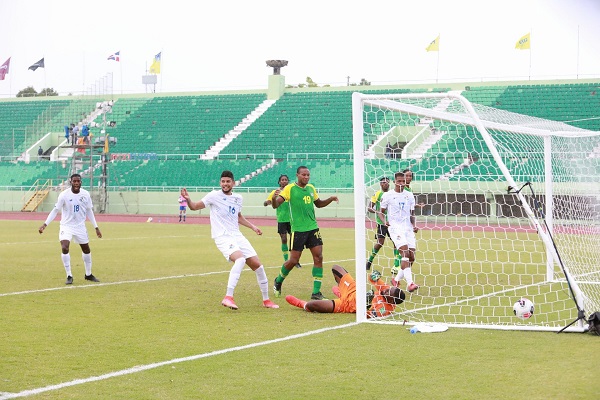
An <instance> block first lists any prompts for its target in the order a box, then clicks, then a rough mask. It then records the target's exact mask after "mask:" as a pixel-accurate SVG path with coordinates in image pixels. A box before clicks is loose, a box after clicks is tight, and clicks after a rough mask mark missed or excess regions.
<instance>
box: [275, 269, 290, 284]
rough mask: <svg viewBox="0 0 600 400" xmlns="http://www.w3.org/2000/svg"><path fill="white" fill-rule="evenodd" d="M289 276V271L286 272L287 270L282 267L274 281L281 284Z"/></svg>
mask: <svg viewBox="0 0 600 400" xmlns="http://www.w3.org/2000/svg"><path fill="white" fill-rule="evenodd" d="M289 274H290V271H288V270H287V268H285V267H284V266H283V265H282V266H281V270H280V271H279V275H278V276H277V278H275V280H276V281H277V283H281V282H283V281H284V280H285V278H287V276H288V275H289Z"/></svg>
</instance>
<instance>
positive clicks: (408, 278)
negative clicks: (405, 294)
mask: <svg viewBox="0 0 600 400" xmlns="http://www.w3.org/2000/svg"><path fill="white" fill-rule="evenodd" d="M402 271H404V279H406V284H407V285H410V284H411V283H413V279H412V271H411V268H410V267H408V268H404V269H403V270H402Z"/></svg>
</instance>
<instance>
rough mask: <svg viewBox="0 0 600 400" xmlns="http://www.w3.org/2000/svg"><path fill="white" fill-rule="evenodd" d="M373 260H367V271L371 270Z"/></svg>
mask: <svg viewBox="0 0 600 400" xmlns="http://www.w3.org/2000/svg"><path fill="white" fill-rule="evenodd" d="M371 264H372V263H371V261H367V271H369V270H370V269H371Z"/></svg>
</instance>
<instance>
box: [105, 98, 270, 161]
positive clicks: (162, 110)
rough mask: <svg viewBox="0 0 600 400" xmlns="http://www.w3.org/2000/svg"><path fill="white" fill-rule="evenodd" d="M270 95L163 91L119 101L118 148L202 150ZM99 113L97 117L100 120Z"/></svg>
mask: <svg viewBox="0 0 600 400" xmlns="http://www.w3.org/2000/svg"><path fill="white" fill-rule="evenodd" d="M265 99H266V96H265V95H264V94H247V95H229V96H218V95H210V96H165V97H154V98H151V99H135V98H125V99H120V100H117V101H115V103H114V106H113V108H112V113H111V114H109V115H108V117H107V118H109V119H110V120H111V121H115V122H116V124H115V126H114V127H107V128H106V131H107V133H108V134H110V135H111V136H113V137H116V138H118V147H117V148H115V150H114V151H117V152H120V153H133V152H153V153H158V154H202V153H204V152H205V151H206V150H207V149H208V148H209V147H210V146H211V145H213V144H214V143H215V142H216V141H218V140H219V139H220V138H221V137H222V136H223V135H224V134H225V133H227V132H228V131H229V130H230V129H232V128H233V127H234V126H236V125H237V124H238V123H239V122H240V121H241V120H242V119H243V118H244V117H246V116H247V115H248V114H249V113H251V112H252V111H253V110H254V108H256V106H258V105H259V104H260V103H261V102H262V101H263V100H265ZM99 121H100V119H99V118H98V119H97V120H96V122H99Z"/></svg>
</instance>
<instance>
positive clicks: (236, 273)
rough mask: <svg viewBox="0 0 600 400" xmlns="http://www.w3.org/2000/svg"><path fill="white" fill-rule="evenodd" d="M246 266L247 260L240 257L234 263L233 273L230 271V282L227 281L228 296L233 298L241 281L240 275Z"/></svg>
mask: <svg viewBox="0 0 600 400" xmlns="http://www.w3.org/2000/svg"><path fill="white" fill-rule="evenodd" d="M245 264H246V259H245V258H244V257H240V258H238V259H237V260H235V261H234V263H233V267H231V271H229V280H228V281H227V296H231V297H233V291H234V290H235V287H236V286H237V283H238V281H239V280H240V275H241V274H242V270H243V269H244V265H245Z"/></svg>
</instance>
